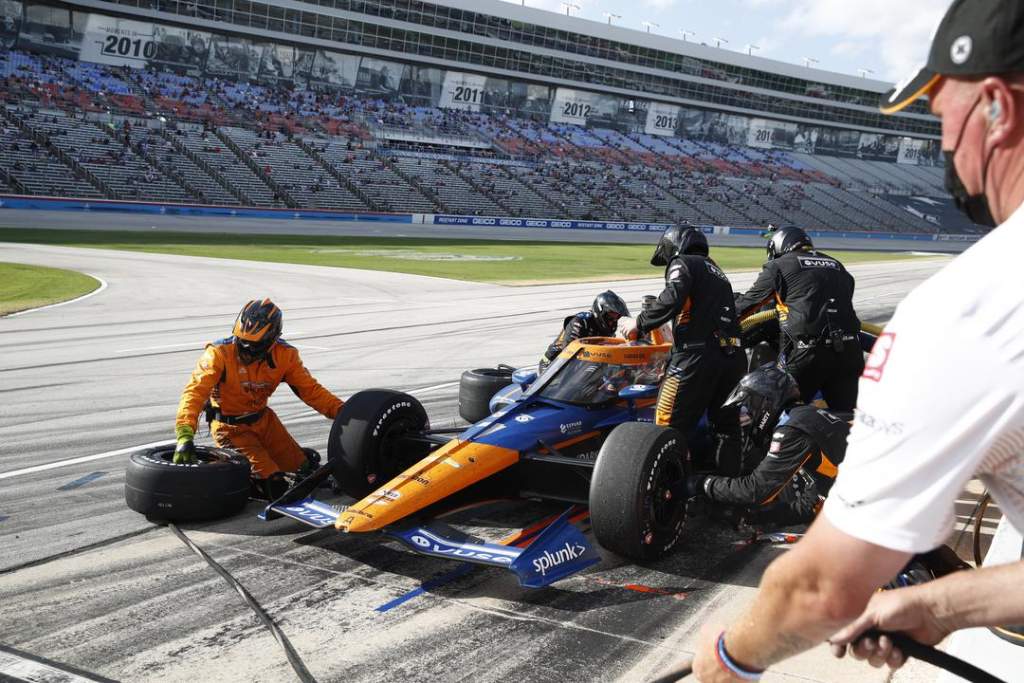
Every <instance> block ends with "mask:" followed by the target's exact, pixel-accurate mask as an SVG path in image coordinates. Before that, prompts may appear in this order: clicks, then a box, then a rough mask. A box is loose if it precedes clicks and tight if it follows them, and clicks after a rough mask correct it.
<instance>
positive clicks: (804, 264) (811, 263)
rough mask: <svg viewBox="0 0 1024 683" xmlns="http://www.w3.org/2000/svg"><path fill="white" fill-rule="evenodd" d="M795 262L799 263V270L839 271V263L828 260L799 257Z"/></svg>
mask: <svg viewBox="0 0 1024 683" xmlns="http://www.w3.org/2000/svg"><path fill="white" fill-rule="evenodd" d="M797 260H798V261H800V267H801V268H831V269H832V270H839V262H838V261H833V260H832V259H829V258H815V257H813V256H800V257H798V258H797Z"/></svg>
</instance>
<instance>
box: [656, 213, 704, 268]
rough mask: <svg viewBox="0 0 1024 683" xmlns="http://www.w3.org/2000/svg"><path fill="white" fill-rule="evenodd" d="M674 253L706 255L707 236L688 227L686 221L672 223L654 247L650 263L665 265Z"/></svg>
mask: <svg viewBox="0 0 1024 683" xmlns="http://www.w3.org/2000/svg"><path fill="white" fill-rule="evenodd" d="M676 254H697V255H698V256H707V255H708V238H707V237H705V235H704V233H703V232H701V231H700V230H697V229H696V228H691V227H689V224H688V223H683V224H682V225H673V226H672V227H670V228H668V229H666V230H665V232H664V233H663V234H662V236H661V240H660V241H659V242H658V246H656V247H655V248H654V256H652V257H651V265H652V266H667V265H668V262H669V261H671V260H672V257H673V256H675V255H676Z"/></svg>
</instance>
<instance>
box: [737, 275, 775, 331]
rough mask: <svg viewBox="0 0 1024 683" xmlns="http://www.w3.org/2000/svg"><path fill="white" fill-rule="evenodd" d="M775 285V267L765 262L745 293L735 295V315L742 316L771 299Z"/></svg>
mask: <svg viewBox="0 0 1024 683" xmlns="http://www.w3.org/2000/svg"><path fill="white" fill-rule="evenodd" d="M775 286H776V282H775V268H773V267H772V266H771V263H766V264H765V265H764V268H763V269H762V270H761V274H760V275H758V276H757V279H756V280H754V284H752V285H751V286H750V289H748V290H747V292H746V294H737V295H736V315H737V316H739V317H740V318H743V317H745V316H747V315H749V314H750V313H751V312H752V311H754V310H756V309H758V308H761V306H764V305H765V304H766V303H768V302H769V301H771V300H772V296H773V295H774V294H775Z"/></svg>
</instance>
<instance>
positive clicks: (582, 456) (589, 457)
mask: <svg viewBox="0 0 1024 683" xmlns="http://www.w3.org/2000/svg"><path fill="white" fill-rule="evenodd" d="M576 459H577V460H585V461H587V462H594V461H595V460H597V451H584V452H583V453H577V454H576Z"/></svg>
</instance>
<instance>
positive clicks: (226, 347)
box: [174, 299, 344, 500]
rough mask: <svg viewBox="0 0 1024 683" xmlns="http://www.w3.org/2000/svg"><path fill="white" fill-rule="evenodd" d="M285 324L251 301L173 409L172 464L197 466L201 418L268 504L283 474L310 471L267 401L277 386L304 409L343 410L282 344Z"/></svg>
mask: <svg viewBox="0 0 1024 683" xmlns="http://www.w3.org/2000/svg"><path fill="white" fill-rule="evenodd" d="M282 319H283V316H282V314H281V309H280V308H278V307H277V306H275V305H274V303H273V302H272V301H270V299H263V300H262V301H259V300H254V301H250V302H249V303H247V304H246V305H245V307H243V308H242V311H241V312H240V313H239V314H238V318H237V319H236V320H235V327H234V329H233V330H232V333H231V336H230V337H227V338H226V339H221V340H219V341H216V342H213V343H212V344H207V346H206V350H205V351H204V352H203V355H202V357H200V359H199V362H198V363H197V364H196V367H195V370H193V371H192V377H191V378H190V379H189V381H188V384H187V385H186V386H185V390H184V391H183V392H182V395H181V402H180V403H179V405H178V417H177V420H176V421H175V436H176V437H177V441H178V445H177V448H176V449H175V451H174V463H175V464H190V463H194V462H195V461H196V450H195V444H194V438H195V433H196V428H197V426H198V422H199V415H200V413H202V412H203V411H204V409H205V410H207V411H208V412H207V417H208V419H209V422H210V432H211V433H212V434H213V440H214V442H215V443H216V444H217V445H218V446H220V447H222V448H230V449H233V450H235V451H238V452H239V453H241V454H243V455H244V456H245V457H246V458H248V459H249V462H250V463H252V477H253V483H254V488H255V489H256V490H257V492H258V493H261V494H263V495H265V496H266V497H267V498H268V499H270V500H274V499H276V498H278V497H280V496H281V495H282V494H283V493H284V492H285V491H286V490H287V488H288V484H287V482H286V480H285V478H284V475H285V473H290V472H297V471H299V470H300V468H303V467H304V466H307V465H315V463H310V462H309V461H308V459H307V456H306V454H305V453H304V452H303V450H302V448H301V447H300V446H299V444H297V443H296V442H295V439H293V438H292V436H291V434H289V433H288V431H287V430H286V429H285V428H284V425H283V424H281V421H280V420H279V419H278V417H277V415H276V414H275V413H274V411H273V410H271V409H270V408H268V407H267V400H268V399H269V398H270V396H271V394H273V393H274V391H275V390H276V389H277V387H278V385H279V384H281V382H285V383H286V384H288V386H290V387H291V389H292V391H294V392H295V394H296V395H297V396H298V397H299V398H301V399H302V400H303V401H304V402H305V403H306V404H307V405H308V406H309V407H311V408H313V409H314V410H316V411H317V412H319V413H321V414H322V415H324V416H325V417H327V418H329V419H332V420H333V419H334V417H335V415H337V414H338V411H339V410H340V409H341V406H342V405H343V404H344V402H343V401H342V400H341V399H340V398H338V397H337V396H335V395H334V394H332V393H331V392H330V391H328V390H327V389H325V388H324V387H323V386H321V385H320V383H319V382H317V381H316V379H315V378H314V377H313V376H312V375H311V374H310V373H309V371H308V370H307V369H306V368H305V366H304V365H303V364H302V359H300V358H299V352H298V350H297V349H296V348H295V347H294V346H292V345H290V344H289V343H288V342H286V341H285V340H283V339H281V327H282Z"/></svg>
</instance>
